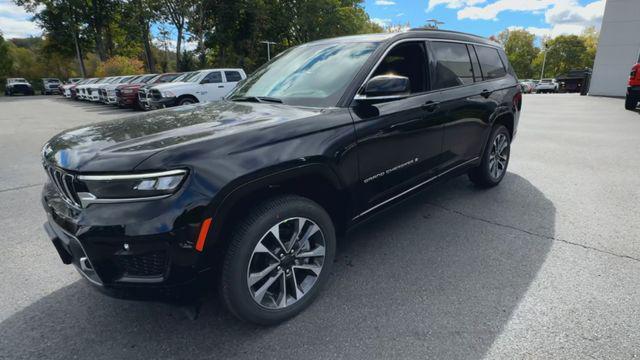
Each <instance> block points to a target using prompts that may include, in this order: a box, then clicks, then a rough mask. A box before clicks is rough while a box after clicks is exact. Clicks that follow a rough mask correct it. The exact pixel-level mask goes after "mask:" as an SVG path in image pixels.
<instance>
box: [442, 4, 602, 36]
mask: <svg viewBox="0 0 640 360" xmlns="http://www.w3.org/2000/svg"><path fill="white" fill-rule="evenodd" d="M438 1H442V0H438ZM604 5H605V0H595V1H592V2H590V3H589V4H587V5H584V6H583V5H580V3H579V2H578V0H497V1H495V2H493V3H491V4H488V5H486V6H483V7H480V6H467V7H464V8H462V9H460V10H459V11H458V19H460V20H462V19H471V20H494V21H496V20H498V15H499V14H500V13H502V12H505V11H520V12H530V13H532V14H541V13H544V15H545V23H546V24H548V25H549V27H546V28H544V27H528V28H527V29H526V30H528V31H529V32H531V33H533V34H536V35H537V36H551V37H555V36H558V35H565V34H580V33H582V32H583V31H584V30H585V29H586V28H587V27H589V26H595V27H596V28H599V27H600V23H601V22H602V16H603V14H604ZM519 28H522V27H519Z"/></svg>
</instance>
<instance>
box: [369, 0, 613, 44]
mask: <svg viewBox="0 0 640 360" xmlns="http://www.w3.org/2000/svg"><path fill="white" fill-rule="evenodd" d="M604 5H605V0H366V1H365V9H366V10H367V13H369V16H370V17H371V18H372V19H373V20H374V21H376V22H378V23H379V24H392V25H404V24H406V23H407V22H409V23H410V24H411V26H413V27H417V26H422V25H424V24H425V22H426V20H427V19H437V20H439V21H443V22H444V23H445V24H444V25H442V26H441V28H443V29H449V30H458V31H464V32H470V33H474V34H478V35H482V36H490V35H494V34H497V33H499V32H500V31H502V30H504V29H505V28H525V29H528V30H529V31H532V32H533V33H535V34H536V35H538V36H544V35H549V36H557V35H560V34H579V33H581V32H582V30H584V28H586V27H587V26H591V25H593V26H596V27H597V28H599V26H600V23H601V22H602V14H603V13H604Z"/></svg>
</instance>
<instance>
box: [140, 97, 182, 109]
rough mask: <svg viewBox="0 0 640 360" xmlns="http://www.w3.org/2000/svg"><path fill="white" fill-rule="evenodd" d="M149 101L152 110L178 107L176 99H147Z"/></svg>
mask: <svg viewBox="0 0 640 360" xmlns="http://www.w3.org/2000/svg"><path fill="white" fill-rule="evenodd" d="M147 100H148V102H149V107H150V108H151V109H162V108H166V107H172V106H176V105H177V104H178V99H177V98H176V97H163V98H147Z"/></svg>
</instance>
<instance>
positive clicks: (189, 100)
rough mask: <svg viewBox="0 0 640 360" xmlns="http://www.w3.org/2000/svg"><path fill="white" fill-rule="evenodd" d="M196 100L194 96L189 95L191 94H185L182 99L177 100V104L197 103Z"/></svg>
mask: <svg viewBox="0 0 640 360" xmlns="http://www.w3.org/2000/svg"><path fill="white" fill-rule="evenodd" d="M197 102H198V100H196V99H195V98H193V97H191V96H185V97H183V98H182V99H180V100H178V105H180V106H182V105H191V104H195V103H197Z"/></svg>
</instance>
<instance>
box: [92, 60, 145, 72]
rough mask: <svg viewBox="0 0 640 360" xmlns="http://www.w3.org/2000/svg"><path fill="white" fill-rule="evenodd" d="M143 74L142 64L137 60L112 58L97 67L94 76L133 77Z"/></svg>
mask: <svg viewBox="0 0 640 360" xmlns="http://www.w3.org/2000/svg"><path fill="white" fill-rule="evenodd" d="M142 73H144V63H143V62H142V61H141V60H138V59H132V58H128V57H124V56H114V57H112V58H110V59H109V60H107V61H105V62H103V63H101V64H100V65H98V69H97V70H96V76H118V75H135V74H142Z"/></svg>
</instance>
